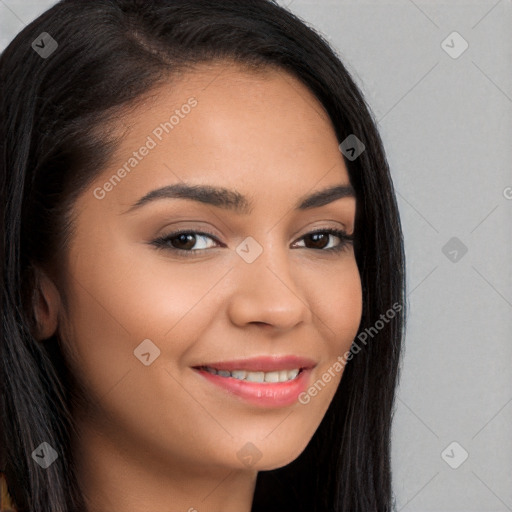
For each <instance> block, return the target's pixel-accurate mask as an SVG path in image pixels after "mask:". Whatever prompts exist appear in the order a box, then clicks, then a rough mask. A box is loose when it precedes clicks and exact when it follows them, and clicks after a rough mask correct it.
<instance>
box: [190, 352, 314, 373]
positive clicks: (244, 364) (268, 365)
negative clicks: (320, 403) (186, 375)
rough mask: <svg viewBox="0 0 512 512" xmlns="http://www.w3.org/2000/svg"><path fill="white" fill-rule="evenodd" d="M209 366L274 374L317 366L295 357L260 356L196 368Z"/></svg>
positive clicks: (219, 368)
mask: <svg viewBox="0 0 512 512" xmlns="http://www.w3.org/2000/svg"><path fill="white" fill-rule="evenodd" d="M205 366H208V367H209V368H215V369H216V370H226V371H233V370H246V371H254V372H272V371H277V370H294V369H296V368H298V369H309V368H313V367H314V366H316V362H315V361H314V360H313V359H309V358H306V357H298V356H294V355H287V356H260V357H253V358H251V359H236V360H231V361H216V362H212V363H204V364H200V365H196V366H194V368H201V367H205Z"/></svg>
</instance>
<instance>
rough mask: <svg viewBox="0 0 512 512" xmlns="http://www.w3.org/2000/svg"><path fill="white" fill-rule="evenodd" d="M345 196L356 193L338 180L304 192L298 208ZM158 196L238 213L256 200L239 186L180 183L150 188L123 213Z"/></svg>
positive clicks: (353, 195)
mask: <svg viewBox="0 0 512 512" xmlns="http://www.w3.org/2000/svg"><path fill="white" fill-rule="evenodd" d="M344 197H356V194H355V191H354V189H353V188H352V186H351V185H350V184H343V183H341V184H339V185H334V186H330V187H328V188H325V189H322V190H317V191H316V192H313V193H312V194H309V195H305V196H302V197H301V198H299V200H298V201H297V203H296V204H295V209H296V210H309V209H312V208H318V207H319V206H324V205H326V204H329V203H332V202H333V201H336V200H338V199H342V198H344ZM159 199H190V200H192V201H197V202H200V203H205V204H210V205H212V206H215V207H217V208H222V209H225V210H229V211H232V212H234V213H237V214H239V215H242V214H244V215H246V214H249V213H250V212H251V211H252V208H253V203H252V201H250V200H249V199H248V198H247V197H246V196H244V195H242V194H241V193H240V192H238V191H236V190H230V189H227V188H224V187H214V186H212V185H189V184H186V183H177V184H173V185H167V186H165V187H162V188H158V189H155V190H152V191H151V192H148V193H147V194H146V195H145V196H143V197H141V198H140V199H139V200H138V201H137V202H136V203H135V204H133V205H132V206H131V207H130V208H129V209H128V210H126V211H125V212H124V213H128V212H131V211H133V210H135V209H137V208H140V207H141V206H143V205H145V204H148V203H150V202H152V201H156V200H159Z"/></svg>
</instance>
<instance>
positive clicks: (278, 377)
mask: <svg viewBox="0 0 512 512" xmlns="http://www.w3.org/2000/svg"><path fill="white" fill-rule="evenodd" d="M204 369H205V370H206V371H207V372H209V373H212V374H213V375H220V376H221V377H233V378H234V379H238V380H246V381H248V382H258V383H266V382H269V383H275V382H287V381H289V380H293V379H295V378H296V377H297V375H298V374H299V372H300V370H299V369H298V368H295V369H293V370H278V371H274V372H247V371H245V370H233V371H232V372H230V371H227V370H216V369H215V368H210V367H209V366H205V367H204Z"/></svg>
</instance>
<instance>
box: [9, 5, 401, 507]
mask: <svg viewBox="0 0 512 512" xmlns="http://www.w3.org/2000/svg"><path fill="white" fill-rule="evenodd" d="M43 32H45V33H47V34H49V35H50V36H51V37H52V38H53V39H54V40H55V41H56V42H57V44H58V48H57V49H56V50H55V51H54V52H53V53H52V54H51V55H49V56H47V57H46V58H43V57H42V56H41V55H40V54H39V53H38V52H37V51H35V50H34V49H33V47H32V43H33V41H35V40H36V39H37V38H38V37H40V35H41V34H42V33H43ZM45 37H46V36H45ZM225 59H228V60H229V61H234V62H236V63H239V64H241V65H244V66H248V67H251V68H253V69H264V68H265V67H266V66H274V67H277V68H278V69H281V70H284V71H286V72H288V73H291V74H293V75H294V76H295V77H297V78H298V79H299V80H300V81H301V82H302V83H304V84H305V85H306V86H307V87H308V88H309V89H310V90H311V91H312V93H313V94H314V95H315V96H316V98H318V100H319V101H320V102H321V104H322V105H323V106H324V108H325V110H326V112H327V113H328V115H329V116H330V119H331V121H332V124H333V126H334V129H335V132H336V135H337V137H338V140H339V142H340V143H341V142H342V141H343V140H344V139H345V138H346V137H348V136H349V135H351V134H354V135H356V136H357V138H358V139H360V140H361V141H362V142H363V143H364V145H365V150H364V151H363V153H362V154H360V156H359V157H358V158H356V159H349V158H345V163H346V166H347V169H348V173H349V177H350V181H351V184H352V186H353V187H354V189H355V191H356V198H357V210H356V224H355V237H356V238H355V242H354V249H355V256H356V260H357V265H358V268H359V272H360V275H361V280H362V287H363V314H362V319H361V324H360V332H363V331H365V329H368V328H370V327H373V328H374V326H375V324H376V322H378V321H379V319H380V315H381V314H383V313H385V312H386V311H388V310H389V309H390V308H391V307H392V306H393V304H400V305H401V312H400V314H397V315H396V316H394V317H393V318H392V319H390V320H389V321H388V322H386V323H385V325H384V327H383V328H382V329H380V330H379V332H378V335H375V336H373V337H372V339H371V341H369V342H368V343H366V344H362V345H361V344H360V351H359V352H358V354H357V355H355V356H354V357H353V358H352V359H351V360H350V361H348V363H347V365H346V367H345V371H344V374H343V378H342V380H341V383H340V385H339V388H338V390H337V392H336V394H335V396H334V398H333V400H332V403H331V405H330V407H329V409H328V411H327V413H326V415H325V417H324V418H323V420H322V422H321V424H320V426H319V428H318V430H317V431H316V433H315V435H314V436H313V438H312V440H311V441H310V443H309V444H308V446H307V447H306V449H305V450H304V452H303V453H302V454H301V455H300V456H299V457H298V458H297V459H296V460H295V461H293V462H292V463H291V464H289V465H287V466H285V467H283V468H279V469H276V470H273V471H263V472H260V473H259V474H258V480H257V486H256V492H255V497H254V503H253V512H255V511H261V512H272V511H274V510H275V511H279V512H285V511H294V512H298V511H304V512H320V511H321V512H327V511H329V512H342V511H345V512H358V511H360V512H368V511H379V512H384V511H390V510H392V509H393V508H394V505H393V502H394V500H393V493H392V485H391V483H392V482H391V470H390V428H391V421H392V414H393V407H394V396H395V388H396V385H397V380H398V370H399V363H400V348H401V343H402V337H403V332H404V329H405V306H406V305H405V303H404V298H405V257H404V249H403V238H402V232H401V226H400V218H399V212H398V208H397V204H396V198H395V193H394V189H393V184H392V180H391V177H390V172H389V166H388V163H387V161H386V156H385V152H384V149H383V145H382V141H381V138H380V136H379V133H378V131H377V127H376V123H375V121H374V120H373V116H372V114H371V111H370V109H369V107H368V105H367V103H366V101H365V99H364V98H363V95H362V93H361V92H360V91H359V89H358V87H357V86H356V84H355V83H354V81H353V79H352V78H351V76H350V75H349V73H348V72H347V70H346V69H345V67H344V65H343V63H342V62H341V61H340V58H339V57H338V56H337V55H336V53H335V52H334V51H333V50H332V49H331V48H330V46H329V45H328V43H327V42H326V41H325V40H324V39H323V38H322V37H321V36H320V35H319V34H317V33H316V32H315V31H314V30H312V29H311V28H309V27H308V26H307V25H306V24H305V23H304V22H303V21H302V20H300V19H299V18H298V17H296V16H294V15H293V14H291V13H290V12H288V11H287V10H285V9H283V8H281V7H279V6H278V5H277V4H275V3H273V2H271V1H268V0H144V1H137V0H63V1H61V2H59V3H57V4H56V5H55V6H53V7H52V8H51V9H49V10H48V11H46V12H45V13H44V14H42V15H41V16H40V17H38V18H37V19H36V20H35V21H34V22H32V23H31V24H30V25H28V26H27V27H26V28H24V29H23V30H22V31H21V32H20V33H19V34H18V35H17V37H16V38H15V39H14V40H13V41H12V42H11V43H10V44H9V46H8V47H7V48H6V49H5V50H4V52H3V53H2V55H1V57H0V90H1V91H2V92H1V98H0V144H1V151H0V154H1V159H0V180H1V182H0V183H1V188H0V190H1V197H0V211H1V217H2V237H1V244H2V247H1V258H0V261H1V265H2V284H3V286H2V294H1V300H2V330H3V332H2V336H1V339H0V347H1V358H0V368H1V371H2V375H1V407H2V410H1V411H0V414H1V432H0V447H1V448H2V453H1V456H2V459H1V461H0V463H1V468H2V469H4V470H5V472H6V478H7V482H8V484H9V488H10V489H11V491H12V493H13V498H14V500H15V502H16V504H17V505H18V507H19V510H20V511H30V512H42V511H48V512H50V511H51V512H70V511H72V512H75V511H84V510H85V508H84V507H85V506H84V500H83V496H82V495H81V493H80V490H79V485H78V482H77V481H76V476H75V467H74V463H73V458H72V454H71V450H70V439H71V433H72V432H73V429H74V424H73V418H72V415H71V414H70V400H71V399H72V393H71V391H72V389H73V376H72V375H69V372H68V371H67V366H66V361H65V358H64V357H63V353H62V351H61V343H60V340H58V339H57V336H55V337H54V338H55V339H51V340H48V341H47V342H45V343H39V342H37V341H36V340H35V338H34V336H33V334H32V333H33V325H34V314H33V307H32V301H33V294H34V290H35V288H36V277H35V273H34V268H35V267H36V266H37V265H40V266H43V267H44V266H45V265H47V266H52V268H57V269H58V268H59V266H58V261H57V259H58V258H59V257H61V256H62V254H63V251H64V250H65V248H66V242H67V241H68V240H69V237H70V236H71V230H70V223H69V213H70V211H71V208H72V207H73V202H74V200H75V199H76V198H77V197H78V195H79V194H80V193H81V192H82V191H83V190H84V189H85V187H87V186H88V185H89V184H90V182H91V180H93V179H94V178H95V177H96V176H97V175H98V173H100V172H101V171H102V166H103V165H105V162H107V160H108V158H109V155H111V154H112V151H113V149H114V147H115V144H116V143H117V142H118V141H117V142H116V141H114V140H112V139H111V138H109V136H108V133H107V130H106V128H105V127H106V126H107V125H108V122H109V120H111V119H112V118H113V116H115V115H116V112H118V110H117V109H119V108H121V107H123V106H129V105H133V104H135V103H134V102H136V101H137V99H139V98H141V97H142V96H143V95H144V93H145V92H147V91H149V90H150V89H151V88H153V87H154V86H155V85H157V84H158V83H161V82H164V81H166V80H169V78H170V77H172V76H173V74H174V73H177V72H179V71H182V70H186V69H187V68H188V69H190V68H191V67H193V66H194V65H197V64H200V63H205V62H213V61H219V60H225ZM341 313H342V312H340V314H341ZM381 323H382V322H381ZM43 441H46V442H48V443H49V444H50V445H51V446H52V447H53V448H54V449H55V450H56V451H57V452H58V453H59V458H58V459H57V460H56V461H55V462H54V463H53V464H52V465H51V466H50V467H49V468H48V469H45V470H41V468H40V467H39V466H38V465H36V464H34V461H33V460H32V457H31V453H32V452H33V450H34V448H35V447H37V446H38V445H40V443H41V442H43Z"/></svg>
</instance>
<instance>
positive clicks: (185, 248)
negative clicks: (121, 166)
mask: <svg viewBox="0 0 512 512" xmlns="http://www.w3.org/2000/svg"><path fill="white" fill-rule="evenodd" d="M332 238H338V239H339V242H338V243H337V244H335V245H334V246H332V244H331V243H330V240H329V239H332ZM205 239H210V240H213V241H214V242H216V243H217V244H220V245H223V244H221V242H219V241H218V240H217V238H216V237H215V236H214V235H213V234H212V233H206V232H200V231H190V230H189V231H177V232H174V233H169V234H168V235H164V236H161V237H159V238H157V239H155V240H153V241H152V242H150V243H151V245H154V246H155V247H157V248H158V249H166V250H170V251H172V252H174V253H175V254H177V255H179V256H184V257H193V256H197V255H200V254H201V253H202V251H205V250H207V249H208V248H211V247H212V246H210V247H204V246H203V247H201V246H200V247H196V244H198V242H201V241H204V240H205ZM299 240H304V241H305V242H306V246H305V248H306V249H314V250H317V251H318V250H320V251H323V252H341V251H343V250H344V249H347V248H348V246H349V245H350V244H351V243H352V241H353V240H354V236H353V235H348V234H347V233H346V232H345V231H343V230H341V229H333V228H327V229H321V230H316V231H312V232H310V233H307V234H306V235H304V236H302V237H301V238H300V239H299ZM199 245H204V244H201V243H199ZM213 247H215V245H213Z"/></svg>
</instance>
